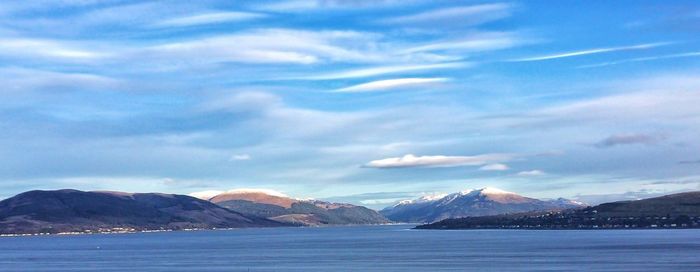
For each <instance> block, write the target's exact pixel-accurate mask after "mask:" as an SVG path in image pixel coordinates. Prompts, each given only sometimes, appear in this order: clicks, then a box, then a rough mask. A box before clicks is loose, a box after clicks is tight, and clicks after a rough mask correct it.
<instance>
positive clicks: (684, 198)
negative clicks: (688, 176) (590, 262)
mask: <svg viewBox="0 0 700 272" xmlns="http://www.w3.org/2000/svg"><path fill="white" fill-rule="evenodd" d="M698 227H700V191H695V192H685V193H677V194H671V195H665V196H661V197H653V198H647V199H641V200H628V201H617V202H608V203H603V204H600V205H596V206H592V207H586V208H583V209H571V210H563V211H557V212H530V213H521V214H510V215H492V216H477V217H464V218H455V219H445V220H441V221H439V222H435V223H431V224H426V225H421V226H418V227H416V228H418V229H477V228H479V229H482V228H492V229H499V228H508V229H514V228H515V229H517V228H526V229H610V228H614V229H623V228H698Z"/></svg>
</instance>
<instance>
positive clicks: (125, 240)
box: [0, 225, 700, 272]
mask: <svg viewBox="0 0 700 272" xmlns="http://www.w3.org/2000/svg"><path fill="white" fill-rule="evenodd" d="M412 227H413V226H412V225H387V226H347V227H308V228H251V229H234V230H212V231H174V232H159V233H132V234H92V235H66V236H61V235H50V236H29V237H2V238H0V271H4V272H8V271H700V229H673V230H663V229H655V230H412V229H411V228H412Z"/></svg>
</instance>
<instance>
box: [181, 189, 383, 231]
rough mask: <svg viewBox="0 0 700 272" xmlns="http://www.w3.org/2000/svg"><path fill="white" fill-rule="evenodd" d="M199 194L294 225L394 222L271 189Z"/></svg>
mask: <svg viewBox="0 0 700 272" xmlns="http://www.w3.org/2000/svg"><path fill="white" fill-rule="evenodd" d="M195 195H196V194H195ZM199 197H200V198H202V199H205V200H208V201H211V202H212V203H215V204H217V205H220V206H222V207H225V208H227V209H230V210H232V211H236V212H239V213H242V214H246V215H250V216H256V217H264V218H268V219H270V220H274V221H279V222H284V223H290V224H298V225H306V226H317V225H348V224H384V223H389V222H390V221H389V220H388V219H386V218H385V217H384V216H382V215H381V214H379V213H377V212H376V211H374V210H371V209H368V208H365V207H362V206H355V205H351V204H344V203H331V202H325V201H319V200H300V199H294V198H290V197H287V196H285V195H282V194H279V193H276V192H274V191H269V190H232V191H228V192H223V193H220V194H215V195H199Z"/></svg>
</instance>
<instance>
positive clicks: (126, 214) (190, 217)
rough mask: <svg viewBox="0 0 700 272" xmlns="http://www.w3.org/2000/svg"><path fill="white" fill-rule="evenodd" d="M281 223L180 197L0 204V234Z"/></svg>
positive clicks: (45, 196) (57, 196)
mask: <svg viewBox="0 0 700 272" xmlns="http://www.w3.org/2000/svg"><path fill="white" fill-rule="evenodd" d="M282 225H284V224H281V223H279V222H275V221H272V220H268V219H265V218H259V217H252V216H248V215H243V214H241V213H238V212H234V211H231V210H228V209H225V208H222V207H219V206H217V205H214V204H212V203H211V202H208V201H203V200H200V199H197V198H194V197H190V196H185V195H172V194H159V193H147V194H130V193H121V192H84V191H78V190H57V191H29V192H25V193H21V194H19V195H16V196H14V197H12V198H8V199H5V200H3V201H0V233H12V234H17V233H44V232H47V233H58V232H83V231H96V230H99V229H114V228H132V229H135V230H147V229H149V230H150V229H186V228H239V227H271V226H282Z"/></svg>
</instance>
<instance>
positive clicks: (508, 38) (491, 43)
mask: <svg viewBox="0 0 700 272" xmlns="http://www.w3.org/2000/svg"><path fill="white" fill-rule="evenodd" d="M469 36H471V37H469V38H466V39H460V40H447V41H440V42H432V43H428V44H424V45H419V46H414V47H410V48H408V49H405V50H403V51H402V53H405V54H407V53H416V52H430V51H444V50H455V51H488V50H498V49H505V48H511V47H514V46H516V45H519V44H521V43H523V41H522V38H520V37H518V36H517V35H516V34H515V33H507V32H490V33H476V34H470V35H469Z"/></svg>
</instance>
